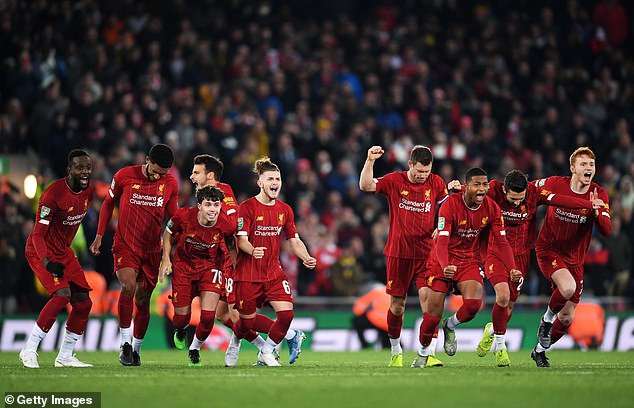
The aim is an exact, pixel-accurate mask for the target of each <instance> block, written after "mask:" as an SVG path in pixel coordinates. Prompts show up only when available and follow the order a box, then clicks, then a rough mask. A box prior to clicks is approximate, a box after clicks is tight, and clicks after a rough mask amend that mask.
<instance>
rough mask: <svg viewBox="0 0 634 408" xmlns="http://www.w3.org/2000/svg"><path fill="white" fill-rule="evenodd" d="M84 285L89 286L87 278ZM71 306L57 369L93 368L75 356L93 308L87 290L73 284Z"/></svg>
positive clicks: (56, 365) (56, 364)
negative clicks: (74, 352) (76, 347)
mask: <svg viewBox="0 0 634 408" xmlns="http://www.w3.org/2000/svg"><path fill="white" fill-rule="evenodd" d="M80 273H81V275H82V277H83V276H84V275H83V271H81V270H80ZM83 283H85V286H88V282H86V281H85V278H84V282H83ZM70 304H71V312H70V315H69V316H68V321H67V322H66V332H65V333H64V340H63V341H62V345H61V347H60V349H59V354H58V355H57V358H55V367H92V364H88V363H83V362H81V361H79V359H78V358H77V357H75V356H74V355H73V351H74V350H75V345H76V344H77V341H78V340H79V339H80V338H81V336H82V335H83V334H84V330H85V329H86V324H87V323H88V317H89V315H90V309H91V308H92V301H91V300H90V297H89V296H88V292H87V289H86V288H84V287H79V286H77V285H75V284H73V283H71V296H70Z"/></svg>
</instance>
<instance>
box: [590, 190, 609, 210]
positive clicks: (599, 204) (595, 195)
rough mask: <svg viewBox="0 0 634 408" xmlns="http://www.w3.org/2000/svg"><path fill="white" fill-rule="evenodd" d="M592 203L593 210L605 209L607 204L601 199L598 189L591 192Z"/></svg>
mask: <svg viewBox="0 0 634 408" xmlns="http://www.w3.org/2000/svg"><path fill="white" fill-rule="evenodd" d="M590 201H592V209H594V210H600V209H601V208H605V202H604V201H603V200H602V199H600V198H599V192H598V191H597V189H596V188H595V189H594V191H591V192H590Z"/></svg>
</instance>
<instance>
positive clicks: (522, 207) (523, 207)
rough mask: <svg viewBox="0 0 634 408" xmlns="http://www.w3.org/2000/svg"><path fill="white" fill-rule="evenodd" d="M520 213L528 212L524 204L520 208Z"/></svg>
mask: <svg viewBox="0 0 634 408" xmlns="http://www.w3.org/2000/svg"><path fill="white" fill-rule="evenodd" d="M520 211H521V212H526V206H525V205H524V204H522V206H521V207H520Z"/></svg>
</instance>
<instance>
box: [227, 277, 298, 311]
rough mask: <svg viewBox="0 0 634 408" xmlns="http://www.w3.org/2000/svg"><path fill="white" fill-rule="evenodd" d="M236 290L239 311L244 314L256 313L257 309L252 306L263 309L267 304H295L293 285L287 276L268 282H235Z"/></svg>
mask: <svg viewBox="0 0 634 408" xmlns="http://www.w3.org/2000/svg"><path fill="white" fill-rule="evenodd" d="M233 287H234V289H235V296H236V304H237V307H236V309H238V311H240V312H242V313H244V314H251V313H255V309H254V308H253V310H252V311H251V310H247V309H251V308H252V307H250V306H251V305H250V304H252V303H253V304H254V305H255V307H258V308H259V307H262V305H263V304H264V303H265V302H273V301H279V302H291V303H292V302H293V294H292V291H291V285H290V283H288V280H287V279H286V276H280V277H279V278H277V279H274V280H270V281H266V282H247V281H239V282H235V281H234V282H233Z"/></svg>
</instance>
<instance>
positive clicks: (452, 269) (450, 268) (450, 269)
mask: <svg viewBox="0 0 634 408" xmlns="http://www.w3.org/2000/svg"><path fill="white" fill-rule="evenodd" d="M457 269H458V267H457V266H456V265H447V266H445V268H444V269H443V271H442V272H443V276H444V277H445V278H447V279H453V276H454V274H455V273H456V270H457Z"/></svg>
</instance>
